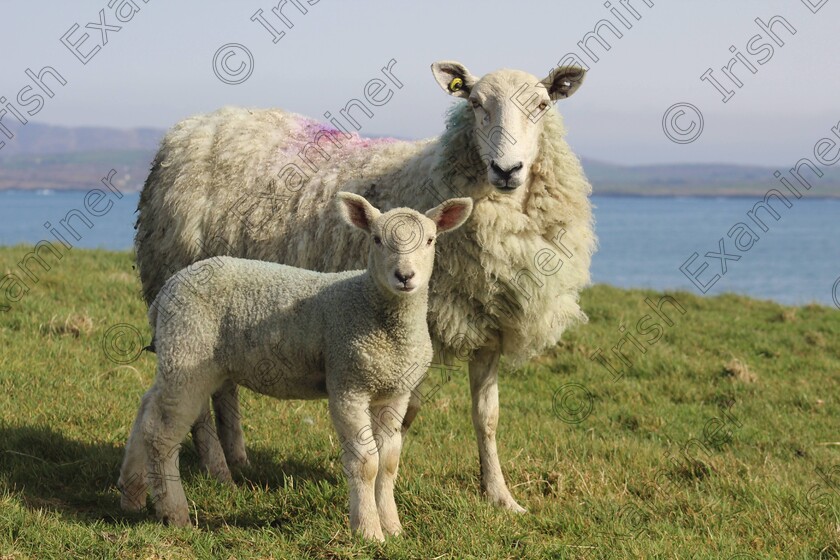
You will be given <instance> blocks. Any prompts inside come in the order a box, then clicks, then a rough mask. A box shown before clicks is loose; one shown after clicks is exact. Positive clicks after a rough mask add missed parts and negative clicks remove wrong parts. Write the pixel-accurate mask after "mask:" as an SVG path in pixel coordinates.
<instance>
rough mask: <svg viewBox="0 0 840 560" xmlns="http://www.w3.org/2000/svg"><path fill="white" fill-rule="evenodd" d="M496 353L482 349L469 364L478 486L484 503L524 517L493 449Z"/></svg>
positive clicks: (496, 406) (496, 411) (496, 403)
mask: <svg viewBox="0 0 840 560" xmlns="http://www.w3.org/2000/svg"><path fill="white" fill-rule="evenodd" d="M498 373H499V351H498V350H496V349H489V348H482V349H480V350H477V351H476V352H475V355H474V356H473V359H472V360H471V361H470V393H471V394H472V421H473V427H474V428H475V435H476V438H477V440H478V455H479V459H480V460H481V486H482V488H483V489H484V491H485V493H486V495H487V499H488V500H489V501H490V502H491V503H493V504H496V505H498V506H500V507H503V508H505V509H509V510H513V511H515V512H517V513H524V512H525V509H524V508H523V507H522V506H520V505H519V504H517V503H516V500H514V499H513V496H512V495H511V493H510V490H508V487H507V484H505V477H504V475H503V474H502V466H501V464H499V452H498V450H497V449H496V426H497V425H498V423H499V385H498Z"/></svg>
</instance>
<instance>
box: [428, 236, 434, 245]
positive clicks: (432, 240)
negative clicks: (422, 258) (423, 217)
mask: <svg viewBox="0 0 840 560" xmlns="http://www.w3.org/2000/svg"><path fill="white" fill-rule="evenodd" d="M434 241H435V238H434V237H430V238H429V239H428V240H427V241H426V245H431V244H432V243H434Z"/></svg>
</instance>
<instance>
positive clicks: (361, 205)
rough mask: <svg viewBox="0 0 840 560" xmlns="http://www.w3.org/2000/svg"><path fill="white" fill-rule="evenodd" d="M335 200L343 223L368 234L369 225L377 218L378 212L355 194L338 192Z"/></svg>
mask: <svg viewBox="0 0 840 560" xmlns="http://www.w3.org/2000/svg"><path fill="white" fill-rule="evenodd" d="M335 198H336V200H337V201H338V209H339V212H341V217H342V218H343V219H344V221H345V222H347V223H348V224H350V225H351V226H356V227H357V228H359V229H362V230H364V231H366V232H368V233H370V225H371V224H372V223H373V220H375V219H376V218H378V217H379V210H377V209H376V208H374V207H373V206H371V204H370V202H368V201H367V200H365V199H364V197H361V196H359V195H357V194H353V193H349V192H340V193H337V194H336V195H335Z"/></svg>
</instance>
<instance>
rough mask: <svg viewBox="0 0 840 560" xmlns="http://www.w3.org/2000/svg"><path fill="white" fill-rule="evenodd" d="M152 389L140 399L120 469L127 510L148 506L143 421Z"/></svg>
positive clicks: (121, 491)
mask: <svg viewBox="0 0 840 560" xmlns="http://www.w3.org/2000/svg"><path fill="white" fill-rule="evenodd" d="M150 396H151V391H148V392H146V394H145V395H143V398H142V400H141V401H140V410H138V411H137V418H136V419H135V420H134V425H133V426H132V428H131V434H130V435H129V436H128V443H126V444H125V458H124V459H123V464H122V468H121V469H120V478H119V481H118V482H117V487H118V488H119V489H120V493H121V494H122V497H121V498H120V507H121V508H122V509H124V510H125V511H140V510H141V509H143V508H144V507H145V506H146V489H147V487H146V444H145V442H144V441H143V421H144V416H145V414H146V410H147V408H148V404H149V398H150Z"/></svg>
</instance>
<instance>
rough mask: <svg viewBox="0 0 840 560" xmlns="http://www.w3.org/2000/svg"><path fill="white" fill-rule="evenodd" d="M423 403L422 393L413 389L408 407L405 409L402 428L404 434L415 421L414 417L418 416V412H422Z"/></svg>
mask: <svg viewBox="0 0 840 560" xmlns="http://www.w3.org/2000/svg"><path fill="white" fill-rule="evenodd" d="M422 404H423V402H422V401H421V400H420V395H419V394H418V393H417V391H413V392H412V393H411V397H410V398H409V401H408V408H407V409H406V411H405V416H403V420H402V428H401V432H402V435H405V434H406V432H408V429H409V428H410V427H411V424H412V422H414V418H416V417H417V413H418V412H420V406H421V405H422Z"/></svg>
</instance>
